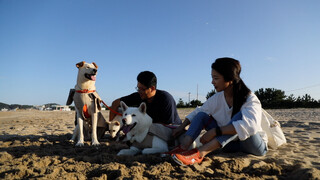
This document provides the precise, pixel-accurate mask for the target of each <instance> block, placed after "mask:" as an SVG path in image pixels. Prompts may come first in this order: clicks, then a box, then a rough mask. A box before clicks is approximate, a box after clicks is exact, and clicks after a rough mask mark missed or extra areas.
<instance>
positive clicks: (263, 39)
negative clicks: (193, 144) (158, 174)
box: [0, 0, 320, 105]
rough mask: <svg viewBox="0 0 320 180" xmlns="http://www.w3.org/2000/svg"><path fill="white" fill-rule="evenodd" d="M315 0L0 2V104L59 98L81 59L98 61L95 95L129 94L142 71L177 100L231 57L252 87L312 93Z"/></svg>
mask: <svg viewBox="0 0 320 180" xmlns="http://www.w3.org/2000/svg"><path fill="white" fill-rule="evenodd" d="M319 7H320V1H318V0H307V1H301V0H282V1H277V0H265V1H264V0H261V1H256V0H242V1H236V0H232V1H231V0H226V1H221V0H220V1H218V0H200V1H196V0H192V1H191V0H161V1H160V0H159V1H156V0H137V1H129V0H127V1H125V0H117V1H111V0H104V1H102V0H100V1H99V0H88V1H82V0H46V1H43V0H28V1H22V0H0V62H1V71H0V89H1V93H0V102H4V103H7V104H30V105H42V104H46V103H53V102H55V103H59V104H65V102H66V100H67V96H68V92H69V89H70V88H73V87H74V86H75V84H76V78H77V68H76V67H75V64H76V63H78V62H80V61H87V62H95V63H96V64H97V65H98V66H99V70H98V77H97V81H96V87H97V90H98V92H99V94H100V96H101V97H102V99H103V100H104V101H105V102H106V103H107V104H110V103H111V102H112V101H113V100H114V99H116V98H118V97H121V96H124V95H128V94H130V93H132V92H134V91H135V89H134V88H135V86H136V83H137V82H136V76H137V75H138V73H139V72H141V71H144V70H149V71H153V72H154V73H155V74H156V75H157V77H158V88H159V89H163V90H166V91H168V92H169V93H171V94H172V95H173V96H174V98H175V99H176V101H178V99H179V98H182V99H183V100H184V101H188V99H189V96H188V93H189V92H190V93H191V94H190V99H191V100H192V99H195V98H196V95H197V86H198V98H199V100H201V101H202V102H204V101H205V96H206V94H207V93H208V92H209V91H210V90H212V89H213V86H212V85H211V76H210V73H211V67H210V66H211V63H212V62H214V60H215V59H216V58H219V57H233V58H236V59H238V60H239V61H240V62H241V64H242V73H241V77H242V79H243V80H244V82H245V83H246V84H247V85H248V87H249V88H250V89H251V90H252V91H256V90H258V89H259V88H276V89H280V90H283V91H285V92H286V95H290V94H293V95H294V96H295V97H297V96H303V95H304V94H309V95H311V97H313V98H315V99H317V100H318V99H320V75H319V68H320V35H319V32H320V21H319V19H320V11H319Z"/></svg>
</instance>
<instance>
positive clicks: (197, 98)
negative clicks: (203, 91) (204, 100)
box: [197, 84, 199, 101]
mask: <svg viewBox="0 0 320 180" xmlns="http://www.w3.org/2000/svg"><path fill="white" fill-rule="evenodd" d="M198 89H199V85H198V84H197V101H198V100H199V99H198Z"/></svg>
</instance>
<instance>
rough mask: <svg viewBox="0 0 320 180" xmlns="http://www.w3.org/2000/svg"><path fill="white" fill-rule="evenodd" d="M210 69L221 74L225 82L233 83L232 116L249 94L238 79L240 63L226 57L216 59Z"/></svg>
mask: <svg viewBox="0 0 320 180" xmlns="http://www.w3.org/2000/svg"><path fill="white" fill-rule="evenodd" d="M211 68H212V69H214V70H215V71H217V72H218V73H219V74H221V75H222V76H223V78H224V80H225V81H232V83H233V110H232V116H233V115H235V114H236V113H238V112H239V111H240V109H241V106H242V105H243V104H244V103H245V102H246V100H247V97H248V95H249V93H250V92H251V90H250V89H249V88H248V87H247V86H246V84H245V83H244V82H243V81H242V79H241V78H240V72H241V65H240V62H239V61H238V60H236V59H233V58H228V57H224V58H218V59H216V61H215V62H214V63H212V65H211Z"/></svg>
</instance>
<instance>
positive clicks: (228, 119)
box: [170, 58, 267, 165]
mask: <svg viewBox="0 0 320 180" xmlns="http://www.w3.org/2000/svg"><path fill="white" fill-rule="evenodd" d="M211 68H212V71H211V76H212V84H213V86H214V88H215V89H216V91H217V93H216V94H214V95H213V96H212V97H210V98H209V99H208V100H207V101H206V102H205V103H204V104H203V106H202V107H200V108H197V109H195V110H194V111H193V112H191V113H190V114H189V115H188V116H187V117H186V119H185V121H184V122H183V124H182V125H180V126H179V127H178V128H177V129H175V130H174V131H173V136H174V137H176V136H177V135H179V134H181V133H182V132H183V130H184V128H185V127H186V126H187V125H189V124H190V123H191V125H190V127H189V129H188V131H187V132H186V136H185V138H184V139H183V141H182V144H181V145H180V146H178V147H176V148H174V149H173V150H171V151H170V154H171V157H172V158H173V160H174V161H175V162H177V163H178V164H180V165H191V164H194V163H200V162H202V160H203V157H204V156H206V155H207V154H208V153H210V152H212V151H214V150H216V149H218V148H222V150H223V151H224V152H244V153H249V154H254V155H258V156H262V155H265V154H266V152H267V146H266V143H267V137H266V134H265V133H264V132H263V130H262V128H261V113H262V112H261V103H260V101H259V99H258V98H257V97H256V95H255V94H254V93H252V92H251V91H250V89H249V88H248V87H247V86H246V85H245V84H244V82H243V81H242V79H241V78H240V72H241V66H240V63H239V61H238V60H235V59H232V58H219V59H217V60H216V61H215V62H214V63H213V64H212V65H211ZM203 128H204V129H205V130H206V131H207V132H206V133H205V134H204V135H203V136H202V137H201V138H200V142H201V143H202V144H203V146H201V147H199V149H197V148H196V149H191V150H188V148H189V147H190V145H191V144H192V143H193V141H194V140H195V139H196V138H197V137H198V136H199V134H200V132H201V130H202V129H203Z"/></svg>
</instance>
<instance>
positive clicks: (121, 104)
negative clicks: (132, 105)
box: [120, 101, 128, 112]
mask: <svg viewBox="0 0 320 180" xmlns="http://www.w3.org/2000/svg"><path fill="white" fill-rule="evenodd" d="M120 106H121V109H122V112H124V111H126V110H127V109H128V106H127V105H126V103H124V102H123V101H120Z"/></svg>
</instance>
